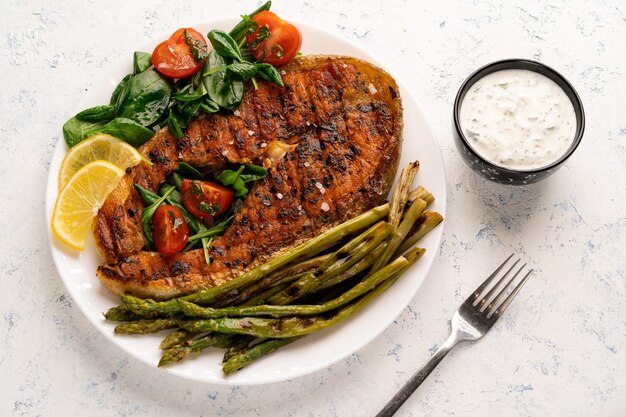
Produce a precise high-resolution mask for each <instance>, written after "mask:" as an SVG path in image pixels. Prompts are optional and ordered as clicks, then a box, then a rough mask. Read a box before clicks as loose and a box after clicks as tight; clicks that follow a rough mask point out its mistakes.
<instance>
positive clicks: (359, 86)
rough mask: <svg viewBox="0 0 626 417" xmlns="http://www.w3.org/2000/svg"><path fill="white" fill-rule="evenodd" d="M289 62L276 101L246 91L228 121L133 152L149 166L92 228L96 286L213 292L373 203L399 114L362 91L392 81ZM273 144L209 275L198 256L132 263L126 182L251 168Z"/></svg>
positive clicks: (365, 70)
mask: <svg viewBox="0 0 626 417" xmlns="http://www.w3.org/2000/svg"><path fill="white" fill-rule="evenodd" d="M300 62H301V63H297V62H294V63H292V64H289V65H287V66H285V67H283V68H285V71H286V73H285V75H284V76H283V81H284V82H285V88H284V89H281V88H279V87H277V86H275V85H274V84H270V83H265V82H263V83H259V89H258V90H256V91H254V90H253V89H252V88H249V89H247V90H246V95H245V97H244V100H243V101H242V103H241V105H240V106H239V109H238V113H237V115H235V114H233V113H230V112H227V113H226V114H221V113H220V114H212V115H207V116H205V117H202V118H200V119H196V120H193V121H192V122H191V123H190V124H189V127H188V129H187V130H186V132H185V134H184V136H183V138H181V139H178V140H177V139H175V138H174V137H173V136H172V135H171V134H170V133H169V132H168V131H167V129H164V130H161V131H160V132H158V133H157V134H156V135H155V137H154V138H153V139H151V140H150V141H149V142H147V143H146V144H145V145H144V146H143V147H142V148H140V152H142V153H143V154H144V155H148V156H149V158H150V160H152V161H154V166H152V167H149V166H147V165H145V164H140V165H138V166H137V167H135V168H134V169H133V170H132V172H131V173H130V174H129V175H127V176H125V177H124V179H123V181H122V182H121V183H120V185H119V186H118V188H117V189H116V190H115V191H114V192H113V193H112V194H111V196H110V197H109V199H107V201H106V202H105V204H104V206H103V208H102V209H101V210H100V213H98V216H97V218H96V221H95V222H94V232H95V233H94V234H95V237H96V242H97V246H98V249H99V250H100V252H101V254H102V256H103V258H104V259H105V262H106V263H107V264H108V265H106V264H105V265H102V266H101V267H100V268H99V269H98V272H97V274H98V277H99V278H100V279H101V281H102V282H103V283H104V285H105V286H107V287H108V288H110V289H111V290H113V291H114V292H117V293H122V292H130V293H133V294H135V295H138V296H143V297H151V298H155V299H166V298H170V297H173V296H177V295H181V294H184V293H189V292H192V291H197V290H199V289H203V288H209V287H212V286H215V285H219V284H221V283H223V282H226V281H228V280H230V279H232V278H233V277H235V276H237V275H239V274H240V273H241V272H243V271H245V270H248V269H250V268H252V267H254V266H256V265H259V264H260V263H262V262H265V261H266V260H268V259H269V258H270V257H272V256H277V255H278V254H280V253H282V252H284V251H285V250H288V248H289V247H292V246H294V245H296V244H298V243H300V242H302V241H304V240H306V239H308V238H310V237H312V236H314V235H316V234H319V233H320V232H321V231H323V230H325V229H326V228H328V227H331V226H333V225H335V224H337V223H340V222H341V221H345V220H347V219H348V218H350V217H353V216H354V215H356V214H359V213H361V212H363V211H365V210H367V209H368V208H370V207H373V206H374V205H376V204H379V203H380V202H381V200H382V199H384V197H385V196H386V194H387V192H388V189H389V186H390V185H391V182H392V181H393V176H394V174H395V169H396V167H397V160H398V153H399V146H400V132H401V127H402V119H401V107H400V102H399V100H398V99H396V100H395V101H391V100H392V99H393V97H391V95H388V97H382V96H373V95H372V94H371V93H370V91H369V89H368V88H367V87H366V85H368V84H369V83H376V88H377V90H378V91H380V92H388V91H390V90H389V89H388V88H387V87H386V85H385V84H389V85H391V86H392V87H393V88H392V90H393V91H395V88H397V87H395V83H394V82H393V79H391V78H390V77H389V76H388V75H386V74H384V73H382V72H381V71H380V70H378V69H376V68H374V67H372V66H370V65H369V64H366V63H363V62H362V61H358V60H355V59H352V58H332V57H331V58H329V57H319V58H313V59H310V60H307V59H301V60H300ZM379 87H380V88H379ZM273 140H281V141H284V142H287V143H293V144H297V146H296V147H295V149H294V150H292V151H290V152H288V153H286V154H285V156H284V157H283V159H282V160H281V161H279V162H277V163H275V164H274V165H273V166H272V167H270V168H269V175H268V176H267V177H266V178H264V179H263V180H261V181H258V182H256V183H255V184H254V185H253V186H252V188H251V192H250V194H249V195H248V197H247V198H246V200H245V202H244V204H243V207H242V208H241V210H240V211H239V213H238V214H237V215H236V216H235V219H234V220H233V222H232V224H231V226H230V227H229V228H228V229H227V231H226V232H225V233H224V235H223V236H221V237H217V238H216V239H215V240H214V241H213V242H212V244H211V246H210V248H209V254H210V257H211V260H212V262H211V264H210V265H207V264H206V262H205V259H204V253H203V251H202V250H192V251H189V252H186V253H184V254H174V255H163V254H159V253H154V252H143V251H142V247H143V235H142V230H141V222H140V217H141V216H136V215H134V216H132V215H130V213H131V212H135V213H136V212H137V211H139V210H141V209H142V207H143V206H144V204H143V202H142V200H141V197H140V196H139V195H138V193H137V192H136V191H135V190H134V187H132V183H133V182H136V183H138V184H140V185H142V186H144V187H145V188H147V189H150V190H152V191H156V189H157V188H158V186H159V184H160V183H161V182H162V181H163V180H164V179H165V177H166V176H167V175H168V174H169V173H170V172H172V171H173V170H175V169H176V167H177V165H178V161H179V160H180V161H184V162H187V163H189V164H191V165H193V166H196V167H198V168H202V169H208V170H211V169H223V168H225V167H227V166H228V164H229V163H231V162H237V163H243V162H245V163H258V164H260V163H261V162H262V160H263V157H264V152H265V149H266V147H263V146H261V144H262V143H265V144H268V143H271V142H272V141H273ZM278 194H280V198H279V197H278ZM117 207H121V208H122V210H121V212H120V213H116V215H115V216H114V215H113V213H114V211H115V210H113V208H117Z"/></svg>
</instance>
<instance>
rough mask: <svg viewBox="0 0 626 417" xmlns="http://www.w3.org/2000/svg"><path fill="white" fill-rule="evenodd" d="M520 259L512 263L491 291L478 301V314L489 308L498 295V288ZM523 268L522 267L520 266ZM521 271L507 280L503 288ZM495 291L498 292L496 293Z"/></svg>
mask: <svg viewBox="0 0 626 417" xmlns="http://www.w3.org/2000/svg"><path fill="white" fill-rule="evenodd" d="M520 260H521V259H518V260H517V261H515V262H514V263H513V265H511V267H510V268H509V270H508V271H506V273H505V274H504V275H502V278H500V279H499V280H498V282H496V284H495V285H494V286H493V287H491V289H490V290H489V292H488V293H487V294H486V295H485V296H484V297H483V298H482V300H480V312H481V313H482V312H483V311H485V310H486V309H487V308H488V307H489V306H491V304H492V303H493V300H494V299H495V298H496V297H497V296H498V294H500V290H498V288H499V287H500V284H502V283H503V282H504V280H505V279H506V278H507V277H508V276H509V274H510V273H511V271H512V270H513V269H514V268H515V267H516V266H517V264H518V263H519V262H520ZM522 268H523V266H522ZM520 271H521V269H520V270H518V271H517V272H516V273H515V274H514V275H513V278H511V279H510V280H508V281H507V282H506V284H505V285H504V287H506V286H507V285H509V283H510V282H511V281H514V280H515V278H517V276H518V275H519V273H520ZM496 291H498V292H497V293H496Z"/></svg>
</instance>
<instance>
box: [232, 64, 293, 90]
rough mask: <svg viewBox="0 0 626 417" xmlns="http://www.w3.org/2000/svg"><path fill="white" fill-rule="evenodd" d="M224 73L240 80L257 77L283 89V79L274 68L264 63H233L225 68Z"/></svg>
mask: <svg viewBox="0 0 626 417" xmlns="http://www.w3.org/2000/svg"><path fill="white" fill-rule="evenodd" d="M226 71H228V72H230V73H233V74H237V75H238V76H240V77H241V78H244V79H246V78H252V77H256V76H257V75H259V76H261V78H263V79H265V80H267V81H270V82H273V83H274V84H277V85H278V86H279V87H284V86H285V85H284V84H283V79H282V78H281V76H280V73H279V72H278V70H277V69H276V68H274V67H273V66H272V65H270V64H265V63H259V62H257V63H251V62H235V63H233V64H230V65H228V66H227V67H226Z"/></svg>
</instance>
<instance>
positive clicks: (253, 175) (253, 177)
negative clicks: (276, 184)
mask: <svg viewBox="0 0 626 417" xmlns="http://www.w3.org/2000/svg"><path fill="white" fill-rule="evenodd" d="M266 175H267V171H266V170H265V169H264V168H263V167H260V166H258V165H241V166H239V168H238V169H237V170H236V171H233V170H231V169H226V170H224V171H222V173H221V174H220V175H218V177H217V180H218V181H219V182H220V183H222V184H223V185H227V186H230V187H232V188H233V189H234V190H235V197H243V196H245V195H246V194H248V188H247V187H246V183H248V182H252V181H257V180H260V179H261V178H264V177H265V176H266Z"/></svg>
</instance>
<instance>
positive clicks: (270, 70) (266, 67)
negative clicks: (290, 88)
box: [256, 64, 285, 87]
mask: <svg viewBox="0 0 626 417" xmlns="http://www.w3.org/2000/svg"><path fill="white" fill-rule="evenodd" d="M256 65H257V66H258V68H259V75H260V76H261V78H263V79H264V80H267V81H269V82H272V83H274V84H276V85H277V86H279V87H284V86H285V84H284V83H283V78H282V77H281V76H280V73H279V72H278V70H277V69H276V68H275V67H274V66H273V65H270V64H256Z"/></svg>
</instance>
